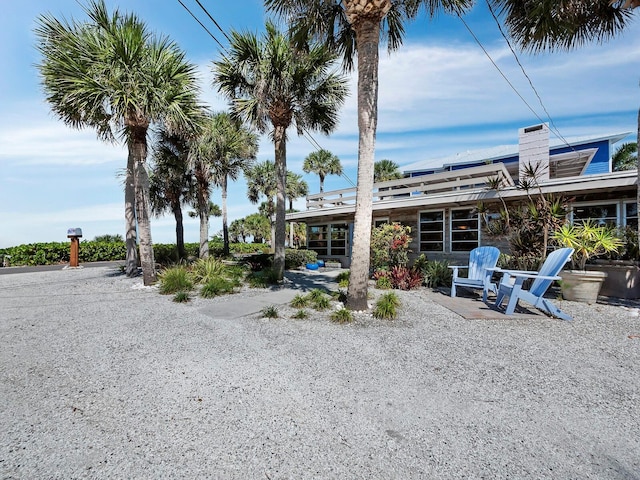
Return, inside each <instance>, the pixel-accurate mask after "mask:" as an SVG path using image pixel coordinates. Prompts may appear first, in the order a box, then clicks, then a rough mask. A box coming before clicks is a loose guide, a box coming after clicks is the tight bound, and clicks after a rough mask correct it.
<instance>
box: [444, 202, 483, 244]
mask: <svg viewBox="0 0 640 480" xmlns="http://www.w3.org/2000/svg"><path fill="white" fill-rule="evenodd" d="M479 223H480V222H479V221H478V214H477V213H474V211H473V210H471V209H468V208H466V209H461V210H451V251H452V252H469V251H471V250H473V249H474V248H476V247H477V246H478V241H479V239H480V234H479V231H478V225H479Z"/></svg>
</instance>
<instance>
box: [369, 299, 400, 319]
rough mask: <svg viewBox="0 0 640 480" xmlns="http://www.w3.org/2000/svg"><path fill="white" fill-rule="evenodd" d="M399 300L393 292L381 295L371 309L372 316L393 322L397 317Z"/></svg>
mask: <svg viewBox="0 0 640 480" xmlns="http://www.w3.org/2000/svg"><path fill="white" fill-rule="evenodd" d="M399 306H400V299H399V298H398V295H396V294H395V293H394V292H387V293H385V294H384V295H382V296H381V297H380V298H379V299H378V301H377V302H376V305H375V307H374V309H373V316H374V317H375V318H380V319H383V320H393V319H395V318H397V316H398V307H399Z"/></svg>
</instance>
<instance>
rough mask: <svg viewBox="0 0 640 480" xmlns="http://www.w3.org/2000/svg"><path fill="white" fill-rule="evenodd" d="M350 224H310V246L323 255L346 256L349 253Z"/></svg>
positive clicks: (310, 248)
mask: <svg viewBox="0 0 640 480" xmlns="http://www.w3.org/2000/svg"><path fill="white" fill-rule="evenodd" d="M348 239H349V225H348V224H346V223H333V224H330V225H313V226H309V233H308V242H307V245H308V248H309V250H314V251H316V252H317V253H318V255H320V256H323V257H327V256H329V257H331V256H335V257H344V256H346V255H347V254H348V253H349V245H348V243H349V242H348Z"/></svg>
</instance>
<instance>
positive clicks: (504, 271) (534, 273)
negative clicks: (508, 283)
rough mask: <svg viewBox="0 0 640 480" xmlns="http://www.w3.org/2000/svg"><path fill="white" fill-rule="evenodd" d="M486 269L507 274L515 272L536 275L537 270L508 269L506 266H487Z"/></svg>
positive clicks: (514, 273)
mask: <svg viewBox="0 0 640 480" xmlns="http://www.w3.org/2000/svg"><path fill="white" fill-rule="evenodd" d="M487 270H493V271H495V272H496V273H508V274H509V275H516V274H523V275H524V274H529V275H537V274H538V272H536V271H535V270H508V269H506V268H498V267H495V268H487Z"/></svg>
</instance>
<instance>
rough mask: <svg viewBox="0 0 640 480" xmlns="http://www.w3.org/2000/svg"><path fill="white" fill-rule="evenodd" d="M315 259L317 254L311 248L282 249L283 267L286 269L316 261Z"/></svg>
mask: <svg viewBox="0 0 640 480" xmlns="http://www.w3.org/2000/svg"><path fill="white" fill-rule="evenodd" d="M317 260H318V254H317V253H316V252H315V251H313V250H298V249H295V248H287V249H286V250H285V251H284V268H286V269H287V270H290V269H292V268H298V267H301V266H303V265H306V264H307V263H316V261H317Z"/></svg>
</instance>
